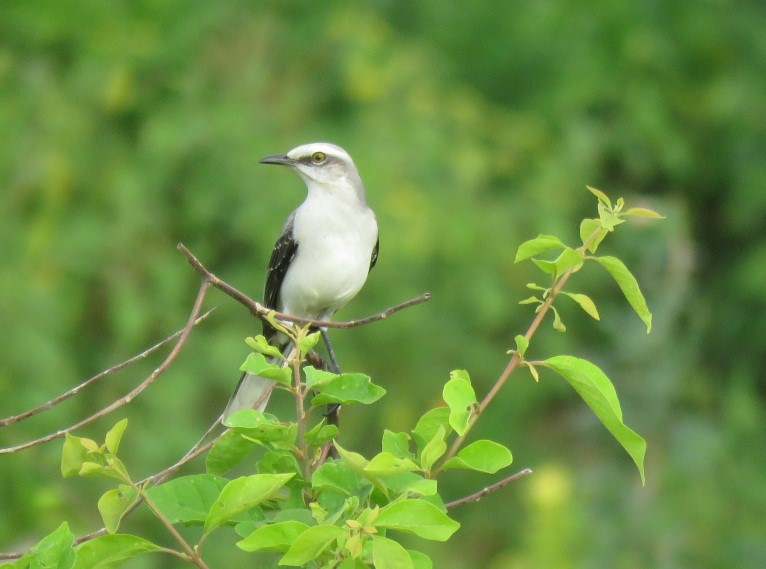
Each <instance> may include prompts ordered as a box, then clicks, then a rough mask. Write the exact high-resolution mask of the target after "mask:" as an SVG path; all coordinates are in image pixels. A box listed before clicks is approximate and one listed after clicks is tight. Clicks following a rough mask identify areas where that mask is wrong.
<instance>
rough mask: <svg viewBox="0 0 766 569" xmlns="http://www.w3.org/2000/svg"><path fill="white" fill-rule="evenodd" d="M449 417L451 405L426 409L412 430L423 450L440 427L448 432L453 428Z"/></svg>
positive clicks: (419, 446)
mask: <svg viewBox="0 0 766 569" xmlns="http://www.w3.org/2000/svg"><path fill="white" fill-rule="evenodd" d="M449 417H450V408H449V407H436V408H435V409H431V410H429V411H426V412H425V413H424V414H423V416H422V417H421V418H420V419H418V422H417V424H416V425H415V428H414V429H413V430H412V435H413V438H414V439H415V442H416V443H417V445H418V448H419V449H420V450H421V452H422V450H423V447H425V445H426V444H428V441H430V440H431V439H432V438H434V435H435V434H436V432H437V431H438V430H439V427H443V428H444V431H445V432H447V433H449V432H450V431H451V430H452V428H451V427H450V425H449Z"/></svg>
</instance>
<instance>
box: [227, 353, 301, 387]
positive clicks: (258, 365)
mask: <svg viewBox="0 0 766 569" xmlns="http://www.w3.org/2000/svg"><path fill="white" fill-rule="evenodd" d="M239 369H240V371H245V372H247V373H249V374H252V375H259V376H261V377H265V378H266V379H271V380H274V381H276V382H278V383H281V384H282V385H290V384H291V383H292V380H293V372H292V370H291V369H290V368H289V367H282V366H279V365H277V364H273V363H271V362H269V361H268V360H266V358H265V356H264V355H263V354H256V353H252V354H250V355H248V356H247V359H246V360H245V363H243V364H242V365H241V366H240V367H239Z"/></svg>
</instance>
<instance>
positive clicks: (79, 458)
mask: <svg viewBox="0 0 766 569" xmlns="http://www.w3.org/2000/svg"><path fill="white" fill-rule="evenodd" d="M82 441H83V439H81V438H80V437H74V436H72V435H70V434H69V433H66V435H64V448H63V450H62V452H61V475H62V476H63V477H64V478H69V477H71V476H77V475H78V474H80V470H81V469H82V465H83V464H85V463H86V462H89V461H92V460H93V458H92V455H91V452H90V451H89V450H88V449H87V448H86V447H85V445H84V444H83V442H82Z"/></svg>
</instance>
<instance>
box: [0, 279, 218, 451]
mask: <svg viewBox="0 0 766 569" xmlns="http://www.w3.org/2000/svg"><path fill="white" fill-rule="evenodd" d="M209 288H210V283H209V282H208V281H206V280H203V281H202V284H201V285H200V288H199V292H198V293H197V299H196V300H195V301H194V308H193V309H192V312H191V314H190V315H189V320H188V321H187V323H186V326H184V329H183V330H182V331H181V334H180V335H179V336H178V341H177V342H176V344H175V345H174V346H173V349H172V350H171V351H170V353H169V354H168V355H167V357H166V358H165V360H164V361H163V362H162V363H161V364H160V366H159V367H158V368H157V369H155V370H154V371H153V372H152V373H151V374H150V375H149V376H148V377H147V378H146V379H144V380H143V381H142V382H141V383H140V384H139V385H138V386H136V387H135V388H134V389H133V390H132V391H131V392H130V393H128V394H127V395H125V396H124V397H121V398H120V399H117V400H116V401H113V402H112V403H110V404H109V405H107V406H106V407H104V408H103V409H101V410H100V411H98V412H96V413H94V414H93V415H91V416H89V417H86V418H85V419H83V420H82V421H79V422H78V423H75V424H74V425H71V426H69V427H67V428H65V429H61V430H58V431H56V432H55V433H51V434H49V435H46V436H44V437H40V438H38V439H35V440H32V441H28V442H26V443H23V444H20V445H17V446H13V447H7V448H2V449H0V455H2V454H11V453H14V452H18V451H20V450H24V449H28V448H31V447H33V446H36V445H39V444H42V443H47V442H48V441H52V440H53V439H57V438H59V437H63V436H64V435H66V434H67V433H71V432H72V431H74V430H76V429H79V428H80V427H83V426H85V425H88V424H90V423H92V422H93V421H95V420H96V419H100V418H101V417H103V416H104V415H107V414H109V413H111V412H112V411H114V410H115V409H118V408H120V407H122V406H123V405H125V404H126V403H130V401H132V400H133V398H135V397H136V396H137V395H139V394H140V393H141V392H142V391H144V390H145V389H146V388H147V387H149V385H151V384H152V383H153V382H154V380H155V379H157V378H158V377H159V376H160V374H162V372H164V371H165V370H166V369H167V368H168V366H170V364H171V363H172V362H173V360H175V358H176V356H177V355H178V353H179V352H180V351H181V348H183V346H184V344H185V343H186V339H187V338H188V337H189V334H190V332H191V330H192V328H193V327H194V324H195V322H196V321H197V318H198V317H199V313H200V310H201V308H202V302H203V300H204V299H205V294H207V291H208V289H209Z"/></svg>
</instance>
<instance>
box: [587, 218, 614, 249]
mask: <svg viewBox="0 0 766 569" xmlns="http://www.w3.org/2000/svg"><path fill="white" fill-rule="evenodd" d="M594 233H595V234H596V235H595V237H592V236H593V234H594ZM607 233H609V232H608V231H607V230H606V229H604V228H603V227H602V226H601V220H600V219H583V220H582V222H580V239H582V242H583V244H585V243H586V242H587V243H588V245H587V247H588V251H590V252H591V253H595V252H596V249H598V246H599V245H600V244H601V242H602V241H603V240H604V237H606V235H607Z"/></svg>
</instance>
